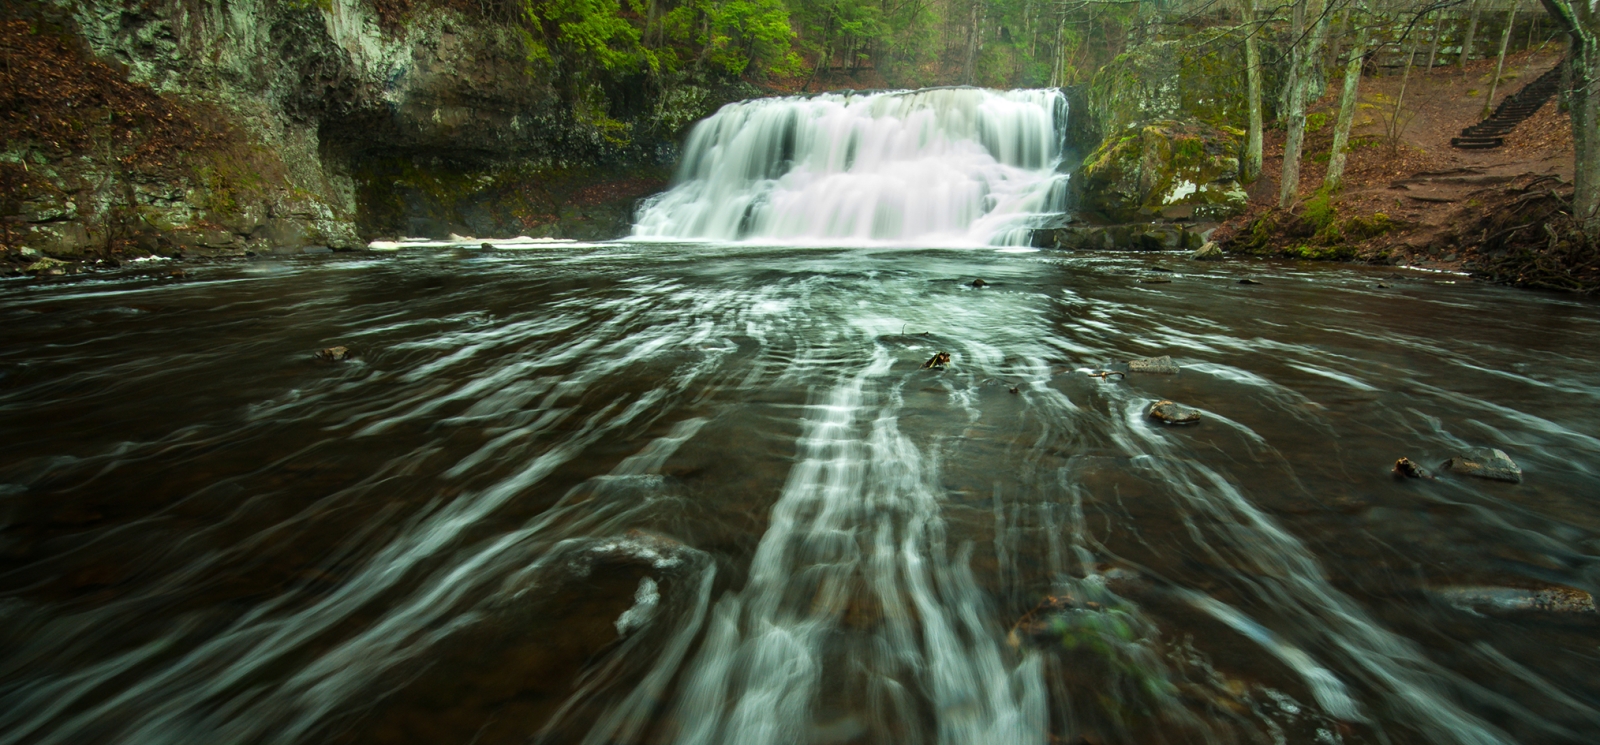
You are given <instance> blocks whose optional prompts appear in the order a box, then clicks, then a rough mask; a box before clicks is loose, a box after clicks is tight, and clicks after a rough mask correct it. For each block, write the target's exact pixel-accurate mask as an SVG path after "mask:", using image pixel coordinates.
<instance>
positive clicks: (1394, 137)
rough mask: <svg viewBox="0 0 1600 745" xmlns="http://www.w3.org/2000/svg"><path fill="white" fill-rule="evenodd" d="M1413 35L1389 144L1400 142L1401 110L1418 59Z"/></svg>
mask: <svg viewBox="0 0 1600 745" xmlns="http://www.w3.org/2000/svg"><path fill="white" fill-rule="evenodd" d="M1418 41H1419V39H1417V38H1416V37H1412V39H1411V53H1410V54H1408V55H1406V71H1405V72H1404V73H1402V74H1401V75H1400V93H1399V94H1397V95H1396V96H1395V97H1394V113H1393V114H1392V115H1390V117H1389V144H1391V145H1399V144H1400V110H1401V109H1402V108H1403V107H1404V106H1405V105H1406V84H1407V83H1410V82H1411V67H1412V65H1414V64H1416V61H1417V42H1418Z"/></svg>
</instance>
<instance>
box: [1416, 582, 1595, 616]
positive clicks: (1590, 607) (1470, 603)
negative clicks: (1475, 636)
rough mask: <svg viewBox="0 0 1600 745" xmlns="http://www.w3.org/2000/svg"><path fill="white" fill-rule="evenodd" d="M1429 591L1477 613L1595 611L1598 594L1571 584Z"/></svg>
mask: <svg viewBox="0 0 1600 745" xmlns="http://www.w3.org/2000/svg"><path fill="white" fill-rule="evenodd" d="M1428 594H1429V595H1431V596H1433V597H1434V598H1435V599H1437V600H1439V601H1440V602H1442V603H1445V604H1447V605H1451V606H1454V607H1456V608H1460V609H1462V610H1468V611H1474V612H1501V613H1527V612H1534V613H1590V614H1592V613H1594V612H1595V605H1594V596H1592V595H1590V594H1589V593H1587V592H1584V591H1582V590H1575V589H1573V588H1571V587H1544V588H1523V587H1493V586H1481V585H1480V586H1468V587H1440V588H1435V589H1432V590H1429V591H1428Z"/></svg>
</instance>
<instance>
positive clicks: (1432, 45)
mask: <svg viewBox="0 0 1600 745" xmlns="http://www.w3.org/2000/svg"><path fill="white" fill-rule="evenodd" d="M1440 13H1441V11H1434V13H1433V41H1431V42H1429V43H1428V72H1433V58H1434V57H1437V56H1439V37H1440V36H1441V35H1442V34H1443V33H1444V19H1443V18H1442V17H1441V16H1440Z"/></svg>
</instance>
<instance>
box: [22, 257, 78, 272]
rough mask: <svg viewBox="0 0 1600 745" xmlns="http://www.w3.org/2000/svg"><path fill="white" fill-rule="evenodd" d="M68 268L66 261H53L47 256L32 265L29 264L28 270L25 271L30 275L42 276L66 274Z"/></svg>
mask: <svg viewBox="0 0 1600 745" xmlns="http://www.w3.org/2000/svg"><path fill="white" fill-rule="evenodd" d="M67 266H68V264H67V262H65V261H61V260H60V259H52V258H50V257H48V256H46V257H43V258H41V259H39V260H38V261H35V262H33V263H32V264H29V265H28V268H27V269H25V270H23V271H26V272H28V273H29V274H40V275H57V274H66V272H67Z"/></svg>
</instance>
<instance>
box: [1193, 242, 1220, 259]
mask: <svg viewBox="0 0 1600 745" xmlns="http://www.w3.org/2000/svg"><path fill="white" fill-rule="evenodd" d="M1189 258H1190V259H1193V260H1195V261H1220V260H1222V247H1221V246H1218V245H1217V242H1216V241H1206V244H1205V245H1204V246H1201V247H1200V248H1199V249H1197V250H1196V251H1195V252H1194V253H1192V254H1189Z"/></svg>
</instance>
